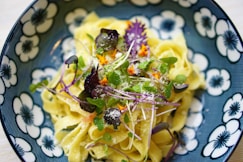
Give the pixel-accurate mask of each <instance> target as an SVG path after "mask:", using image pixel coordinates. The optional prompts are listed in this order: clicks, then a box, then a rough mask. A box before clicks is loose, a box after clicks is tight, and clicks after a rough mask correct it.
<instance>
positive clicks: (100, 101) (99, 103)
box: [86, 97, 105, 114]
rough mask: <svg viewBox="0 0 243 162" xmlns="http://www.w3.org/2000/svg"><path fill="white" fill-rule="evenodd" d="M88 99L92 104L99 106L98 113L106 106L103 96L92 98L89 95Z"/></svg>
mask: <svg viewBox="0 0 243 162" xmlns="http://www.w3.org/2000/svg"><path fill="white" fill-rule="evenodd" d="M86 99H87V101H88V103H90V104H91V105H95V106H97V108H98V109H97V111H98V112H97V111H96V112H97V113H98V114H99V113H101V112H102V109H103V107H104V106H105V101H104V100H103V99H101V98H90V97H87V98H86Z"/></svg>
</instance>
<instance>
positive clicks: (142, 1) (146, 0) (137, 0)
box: [131, 0, 162, 6]
mask: <svg viewBox="0 0 243 162" xmlns="http://www.w3.org/2000/svg"><path fill="white" fill-rule="evenodd" d="M161 1H162V0H131V2H132V3H134V4H135V5H138V6H145V5H147V4H150V3H151V4H158V3H160V2H161Z"/></svg>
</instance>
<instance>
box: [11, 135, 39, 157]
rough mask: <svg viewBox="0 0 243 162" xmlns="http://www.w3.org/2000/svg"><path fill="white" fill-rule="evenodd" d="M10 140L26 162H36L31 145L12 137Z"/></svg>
mask: <svg viewBox="0 0 243 162" xmlns="http://www.w3.org/2000/svg"><path fill="white" fill-rule="evenodd" d="M10 139H11V141H12V142H13V145H14V147H15V149H16V151H17V152H18V154H19V155H20V156H21V157H22V158H23V159H24V160H25V161H26V162H34V161H36V157H35V155H34V154H33V152H32V148H31V145H30V144H29V143H28V142H27V141H25V140H24V139H22V138H15V137H13V136H12V135H10Z"/></svg>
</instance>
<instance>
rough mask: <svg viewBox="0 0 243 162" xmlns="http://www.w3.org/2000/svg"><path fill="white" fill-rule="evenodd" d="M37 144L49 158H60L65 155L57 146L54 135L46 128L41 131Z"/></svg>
mask: <svg viewBox="0 0 243 162" xmlns="http://www.w3.org/2000/svg"><path fill="white" fill-rule="evenodd" d="M37 143H38V145H39V146H40V147H41V150H42V151H43V152H44V153H45V154H46V155H47V156H49V157H60V156H61V155H62V154H63V150H62V149H61V148H60V146H58V145H57V141H56V140H55V138H54V133H53V131H52V130H51V129H50V128H47V127H44V128H42V129H41V133H40V137H39V138H38V139H37Z"/></svg>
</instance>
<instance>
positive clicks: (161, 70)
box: [159, 63, 169, 74]
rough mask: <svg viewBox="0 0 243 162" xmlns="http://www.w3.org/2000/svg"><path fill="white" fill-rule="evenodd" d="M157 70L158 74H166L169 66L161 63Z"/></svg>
mask: <svg viewBox="0 0 243 162" xmlns="http://www.w3.org/2000/svg"><path fill="white" fill-rule="evenodd" d="M159 70H160V72H161V73H162V74H165V73H167V72H168V71H169V64H167V63H162V64H161V65H160V68H159Z"/></svg>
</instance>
